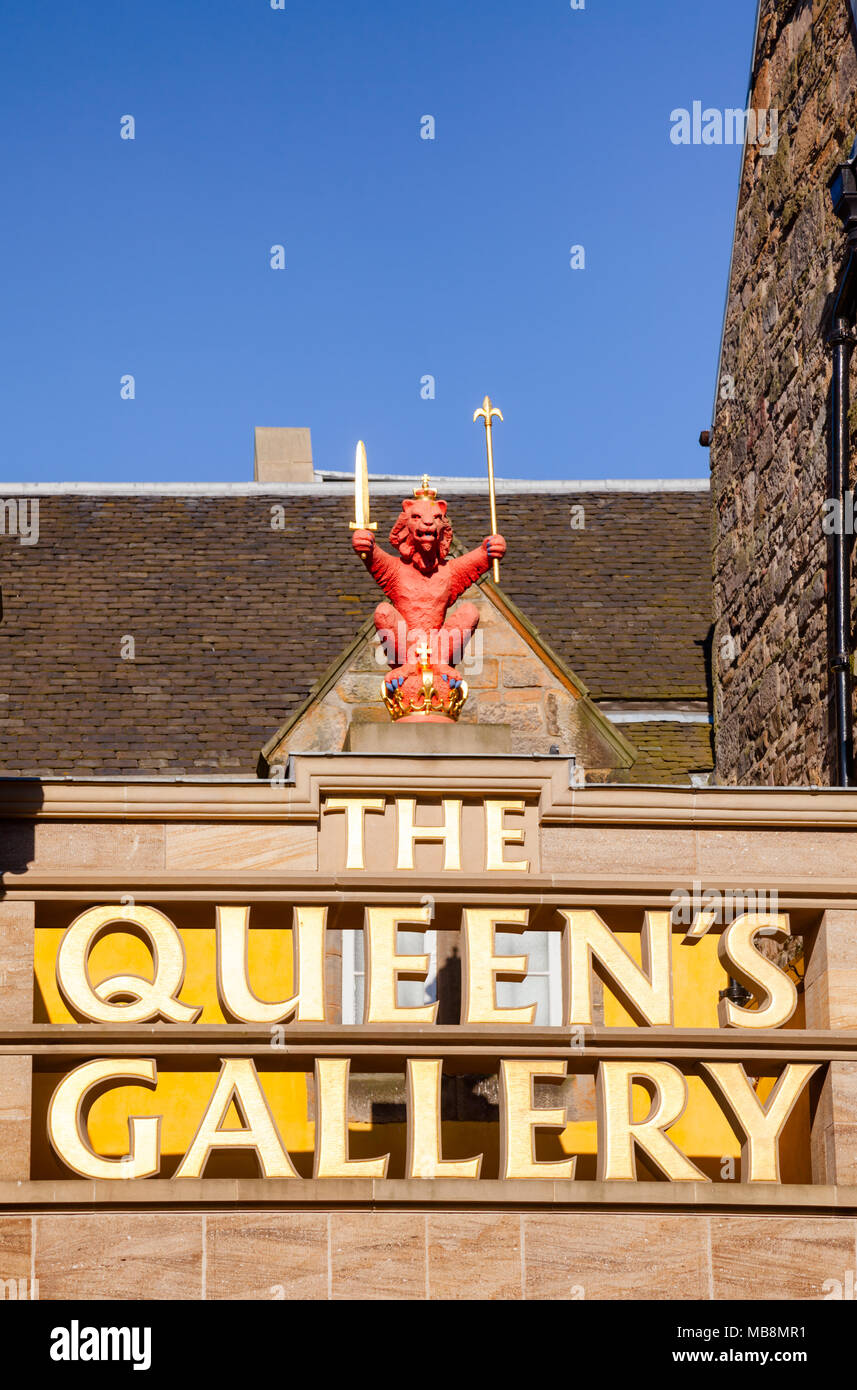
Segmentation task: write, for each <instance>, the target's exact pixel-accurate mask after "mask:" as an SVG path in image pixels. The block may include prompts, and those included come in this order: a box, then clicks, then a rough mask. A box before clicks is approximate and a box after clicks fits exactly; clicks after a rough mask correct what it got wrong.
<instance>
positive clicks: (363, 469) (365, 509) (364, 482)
mask: <svg viewBox="0 0 857 1390" xmlns="http://www.w3.org/2000/svg"><path fill="white" fill-rule="evenodd" d="M348 525H349V527H350V529H351V530H352V531H377V530H378V523H377V522H375V521H370V520H369V464H368V462H367V459H366V445H365V444H364V443H363V440H362V439H361V441H360V443H359V444H358V445H357V457H356V458H355V460H354V520H353V521H349V523H348Z"/></svg>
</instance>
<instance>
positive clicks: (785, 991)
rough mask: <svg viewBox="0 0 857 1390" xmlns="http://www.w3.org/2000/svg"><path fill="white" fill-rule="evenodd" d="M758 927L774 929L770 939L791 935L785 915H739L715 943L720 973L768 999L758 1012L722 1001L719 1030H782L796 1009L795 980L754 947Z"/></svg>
mask: <svg viewBox="0 0 857 1390" xmlns="http://www.w3.org/2000/svg"><path fill="white" fill-rule="evenodd" d="M761 927H775V928H776V932H774V933H770V934H771V935H776V936H780V937H787V936H790V935H791V932H790V929H789V919H788V916H787V915H786V914H785V913H784V912H778V913H773V912H742V914H741V916H740V917H736V918H735V921H734V922H733V923H732V925H731V926H730V927H727V928H726V930H725V932H724V933H723V935H722V936H721V938H720V940H719V942H718V943H717V955H718V958H719V960H720V964H721V965H722V966H723V969H724V970H725V971H727V973H728V974H730V975H731V976H732V977H733V978H734V979H736V980H738V981H739V982H740V983H741V984H742V985H743V986H744V988H745V989H749V990H751V991H752V992H754V993H758V992H759V986H761V989H762V993H763V996H764V995H765V994H766V995H767V996H768V1002H767V1003H766V1004H763V1006H762V1007H761V1008H759V1009H742V1008H740V1007H739V1006H738V1005H737V1004H733V1003H732V1000H731V999H721V1000H720V1006H719V1008H718V1011H717V1014H718V1019H719V1021H720V1027H721V1028H782V1026H783V1024H784V1023H788V1021H789V1019H790V1018H791V1016H792V1014H793V1013H794V1011H795V1009H796V1008H797V989H796V988H795V983H794V980H793V979H792V978H791V976H790V975H786V973H785V971H783V970H780V968H779V966H778V965H774V962H773V961H772V960H768V959H767V958H766V957H765V956H762V955H760V954H759V952H758V951H757V950H756V947H755V945H754V944H753V938H754V936H755V935H756V932H757V931H759V929H760V928H761Z"/></svg>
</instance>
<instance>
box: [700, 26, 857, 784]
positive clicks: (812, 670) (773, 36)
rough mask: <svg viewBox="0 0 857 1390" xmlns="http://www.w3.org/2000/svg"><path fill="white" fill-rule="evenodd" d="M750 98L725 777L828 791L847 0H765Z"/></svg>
mask: <svg viewBox="0 0 857 1390" xmlns="http://www.w3.org/2000/svg"><path fill="white" fill-rule="evenodd" d="M751 105H752V107H753V108H754V109H755V110H770V109H773V110H776V111H778V147H777V151H776V153H775V154H774V155H770V154H764V153H762V150H761V148H760V147H758V146H757V147H754V146H752V145H749V146H748V148H747V152H746V158H745V162H744V168H743V173H742V181H741V190H740V201H739V212H738V224H737V232H736V242H735V251H734V260H733V265H732V275H731V281H730V285H729V296H728V304H727V315H726V326H725V337H724V351H723V360H722V363H721V376H720V380H719V383H718V407H717V412H716V417H715V422H714V432H713V437H712V451H711V466H712V482H713V500H714V504H715V524H716V537H715V565H714V568H715V640H714V651H713V666H714V673H715V729H716V750H717V780H718V781H720V782H722V783H727V784H742V785H750V784H756V785H778V786H782V785H794V784H800V785H806V784H821V785H830V784H832V783H834V782H835V780H836V770H835V756H834V720H833V708H832V704H831V697H832V685H831V678H830V671H829V648H828V633H829V614H828V602H827V593H828V589H829V575H828V566H829V554H828V551H829V541H828V538H827V537H826V536H825V535H824V533H823V531H822V505H823V502H824V500H825V499H826V498H827V497H828V495H829V463H828V433H829V428H828V416H829V400H828V395H829V384H830V354H829V350H828V349H827V348H826V347H825V345H824V343H823V341H822V337H821V333H820V325H821V320H822V316H823V312H824V308H825V303H826V300H827V296H828V295H829V293H830V291H831V290H832V289H833V286H834V284H835V281H836V276H837V273H838V269H839V265H840V260H841V256H842V250H843V244H844V234H843V232H842V228H841V225H840V223H839V222H838V221H837V219H836V218H835V216H834V214H833V211H832V207H831V204H830V197H829V193H828V191H827V186H826V185H827V179H828V177H829V176H830V174H831V172H832V170H833V167H834V165H836V164H837V163H839V162H840V161H841V160H842V159H843V158H844V157H846V156H847V154H848V152H849V150H850V147H851V143H852V141H853V139H854V136H855V134H857V35H855V27H854V20H853V18H852V14H851V9H850V6H849V0H763V5H762V15H761V23H760V29H759V39H758V44H757V50H756V54H755V59H754V69H753V95H752V101H751ZM733 392H734V395H733V394H732V393H733Z"/></svg>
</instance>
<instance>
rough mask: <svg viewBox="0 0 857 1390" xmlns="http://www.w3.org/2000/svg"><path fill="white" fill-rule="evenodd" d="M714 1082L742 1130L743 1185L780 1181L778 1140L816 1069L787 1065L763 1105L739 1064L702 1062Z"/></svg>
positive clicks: (791, 1063)
mask: <svg viewBox="0 0 857 1390" xmlns="http://www.w3.org/2000/svg"><path fill="white" fill-rule="evenodd" d="M702 1065H703V1067H704V1068H705V1070H706V1071H707V1072H708V1073H709V1075H710V1076H712V1077H713V1078H714V1080H715V1081H716V1082H717V1085H718V1087H719V1088H720V1090H721V1091H722V1093H723V1099H724V1100H725V1102H726V1109H727V1111H728V1112H729V1113H730V1114H731V1117H732V1118H733V1119H734V1121H735V1122H736V1123H737V1125H738V1126H739V1128H740V1129H742V1130H743V1131H744V1143H743V1144H742V1145H741V1181H742V1182H779V1181H780V1147H779V1142H778V1141H779V1138H780V1135H781V1134H782V1132H783V1128H784V1126H785V1123H786V1120H787V1119H788V1118H789V1115H790V1114H791V1113H792V1110H793V1109H794V1107H795V1104H796V1102H797V1100H798V1097H799V1096H800V1094H801V1092H802V1090H803V1088H804V1086H805V1085H806V1083H807V1082H808V1081H809V1078H810V1077H811V1076H812V1074H813V1072H816V1071H818V1067H817V1066H812V1065H811V1064H809V1063H806V1062H804V1063H797V1062H789V1063H788V1064H787V1065H786V1066H785V1068H784V1069H783V1072H782V1074H781V1076H780V1077H779V1079H778V1081H777V1084H776V1086H775V1087H774V1089H773V1090H772V1091H771V1094H770V1095H769V1096H768V1100H767V1104H764V1105H763V1104H762V1102H761V1100H760V1099H759V1097H758V1095H757V1094H756V1092H755V1090H754V1089H753V1086H752V1084H751V1082H750V1078H749V1077H748V1076H747V1073H746V1072H745V1070H744V1068H743V1067H742V1065H741V1063H740V1062H703V1064H702Z"/></svg>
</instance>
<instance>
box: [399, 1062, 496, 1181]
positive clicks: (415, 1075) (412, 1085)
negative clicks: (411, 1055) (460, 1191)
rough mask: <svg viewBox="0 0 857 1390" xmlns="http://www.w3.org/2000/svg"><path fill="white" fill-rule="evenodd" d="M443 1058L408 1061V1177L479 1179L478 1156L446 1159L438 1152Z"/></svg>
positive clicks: (479, 1163)
mask: <svg viewBox="0 0 857 1390" xmlns="http://www.w3.org/2000/svg"><path fill="white" fill-rule="evenodd" d="M442 1068H443V1062H442V1061H436V1060H435V1059H434V1058H429V1057H419V1058H415V1059H413V1060H409V1061H408V1166H407V1169H406V1172H407V1175H408V1177H409V1178H478V1177H479V1172H480V1169H481V1167H482V1155H481V1154H480V1155H479V1157H478V1158H459V1159H445V1158H443V1157H442V1154H441V1127H440V1100H441V1072H442Z"/></svg>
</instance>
